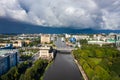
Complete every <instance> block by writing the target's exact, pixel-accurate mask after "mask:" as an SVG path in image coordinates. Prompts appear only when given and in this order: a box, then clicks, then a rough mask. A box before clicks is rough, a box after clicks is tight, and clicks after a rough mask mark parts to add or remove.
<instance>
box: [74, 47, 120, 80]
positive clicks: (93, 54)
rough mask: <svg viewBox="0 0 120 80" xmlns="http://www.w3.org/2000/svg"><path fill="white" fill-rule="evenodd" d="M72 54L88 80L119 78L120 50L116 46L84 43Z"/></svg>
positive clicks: (116, 79) (118, 79)
mask: <svg viewBox="0 0 120 80" xmlns="http://www.w3.org/2000/svg"><path fill="white" fill-rule="evenodd" d="M73 54H74V56H75V58H76V59H77V60H78V62H79V63H80V65H82V67H83V69H84V70H85V72H86V74H87V76H88V78H89V79H90V80H120V65H119V64H120V51H118V50H117V49H116V48H113V47H109V46H107V47H106V46H103V47H100V46H98V45H85V46H82V48H81V49H78V50H74V51H73Z"/></svg>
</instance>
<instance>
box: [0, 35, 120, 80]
mask: <svg viewBox="0 0 120 80" xmlns="http://www.w3.org/2000/svg"><path fill="white" fill-rule="evenodd" d="M84 44H87V45H91V46H92V45H98V46H99V47H102V46H104V45H108V46H109V47H113V48H116V49H117V50H118V51H119V50H120V49H119V47H120V34H116V33H110V34H104V33H101V34H76V35H75V34H0V75H1V78H0V79H2V80H6V79H3V77H2V76H3V75H4V74H6V73H7V72H8V71H9V70H10V69H11V68H13V67H15V66H17V65H19V64H21V63H23V62H25V61H32V63H34V62H36V61H37V60H38V59H43V60H48V62H51V61H52V62H53V61H54V59H55V58H56V57H57V56H56V55H59V56H60V54H56V53H60V52H59V51H61V53H62V52H63V54H64V52H65V53H67V52H68V53H71V52H72V51H73V52H74V50H77V49H81V48H82V46H83V45H84ZM62 56H63V55H62ZM73 57H75V58H73V59H75V61H74V62H75V65H76V67H77V68H79V71H78V73H79V72H80V75H79V76H78V77H80V76H81V77H82V78H78V77H76V79H75V77H74V76H73V77H74V79H69V78H67V75H66V79H65V80H80V79H81V80H82V79H85V80H87V79H89V80H95V79H93V77H90V76H89V75H88V73H87V72H86V70H85V69H84V68H83V67H84V66H82V64H79V61H77V62H78V65H77V62H76V60H77V58H76V56H75V55H74V54H73ZM61 59H62V58H61ZM56 61H57V59H56ZM61 61H62V60H61ZM59 62H60V61H59ZM59 62H58V63H59ZM62 63H63V62H61V63H59V64H61V65H62V66H61V68H62V67H64V65H65V64H62ZM51 64H52V63H51ZM53 64H55V62H54V63H53ZM66 66H67V65H66ZM68 67H69V66H68ZM80 67H81V68H82V69H81V68H80ZM51 68H54V67H51ZM54 69H55V68H54ZM66 69H67V68H66ZM61 70H62V69H61ZM49 72H50V70H49V68H48V70H47V71H46V72H44V74H45V77H44V80H59V79H60V78H59V79H57V77H56V78H55V77H54V78H52V77H50V76H52V73H51V72H50V74H49ZM66 72H67V71H66ZM24 73H25V72H24ZM59 73H60V72H59ZM71 73H72V72H71ZM73 73H74V72H73ZM76 73H77V70H76ZM76 73H75V74H76ZM53 74H54V70H53ZM55 74H56V73H55ZM55 74H54V75H55ZM66 74H67V73H66ZM115 74H117V73H115ZM71 75H72V74H71ZM59 76H60V74H59ZM61 77H62V76H61ZM48 78H49V79H48ZM50 78H51V79H50ZM62 78H64V77H62ZM62 78H61V80H64V79H62ZM118 79H120V75H118ZM118 79H117V78H116V79H115V80H118ZM9 80H11V79H9ZM12 80H19V79H12ZM27 80H28V79H27ZM29 80H30V79H29ZM31 80H32V79H31ZM35 80H37V79H35ZM98 80H108V79H101V78H99V76H98Z"/></svg>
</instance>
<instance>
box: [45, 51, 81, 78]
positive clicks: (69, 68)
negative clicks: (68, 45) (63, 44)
mask: <svg viewBox="0 0 120 80" xmlns="http://www.w3.org/2000/svg"><path fill="white" fill-rule="evenodd" d="M44 80H82V76H81V73H80V72H79V69H78V67H77V65H76V64H75V62H74V60H73V57H72V56H71V54H60V53H58V54H57V56H56V59H55V61H54V62H53V64H52V65H51V66H50V67H49V68H48V70H47V71H46V73H45V77H44Z"/></svg>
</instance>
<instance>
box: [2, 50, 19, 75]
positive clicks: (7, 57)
mask: <svg viewBox="0 0 120 80" xmlns="http://www.w3.org/2000/svg"><path fill="white" fill-rule="evenodd" d="M18 62H19V57H18V50H16V49H14V50H13V49H12V50H7V49H5V50H4V49H0V75H2V74H4V73H6V72H7V71H8V70H9V69H10V68H11V67H13V66H15V65H17V63H18Z"/></svg>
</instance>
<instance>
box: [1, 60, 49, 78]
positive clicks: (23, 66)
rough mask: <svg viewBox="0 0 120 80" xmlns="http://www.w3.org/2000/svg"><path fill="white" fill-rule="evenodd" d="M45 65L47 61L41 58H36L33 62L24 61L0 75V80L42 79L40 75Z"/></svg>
mask: <svg viewBox="0 0 120 80" xmlns="http://www.w3.org/2000/svg"><path fill="white" fill-rule="evenodd" d="M47 65H48V61H47V60H42V59H39V60H37V61H36V62H35V63H33V64H32V62H31V61H25V62H23V63H20V64H19V65H17V66H16V67H13V68H11V69H10V70H9V71H8V72H7V73H6V74H4V75H2V76H1V77H0V80H42V78H41V77H42V76H43V73H44V71H45V68H46V67H47Z"/></svg>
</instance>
